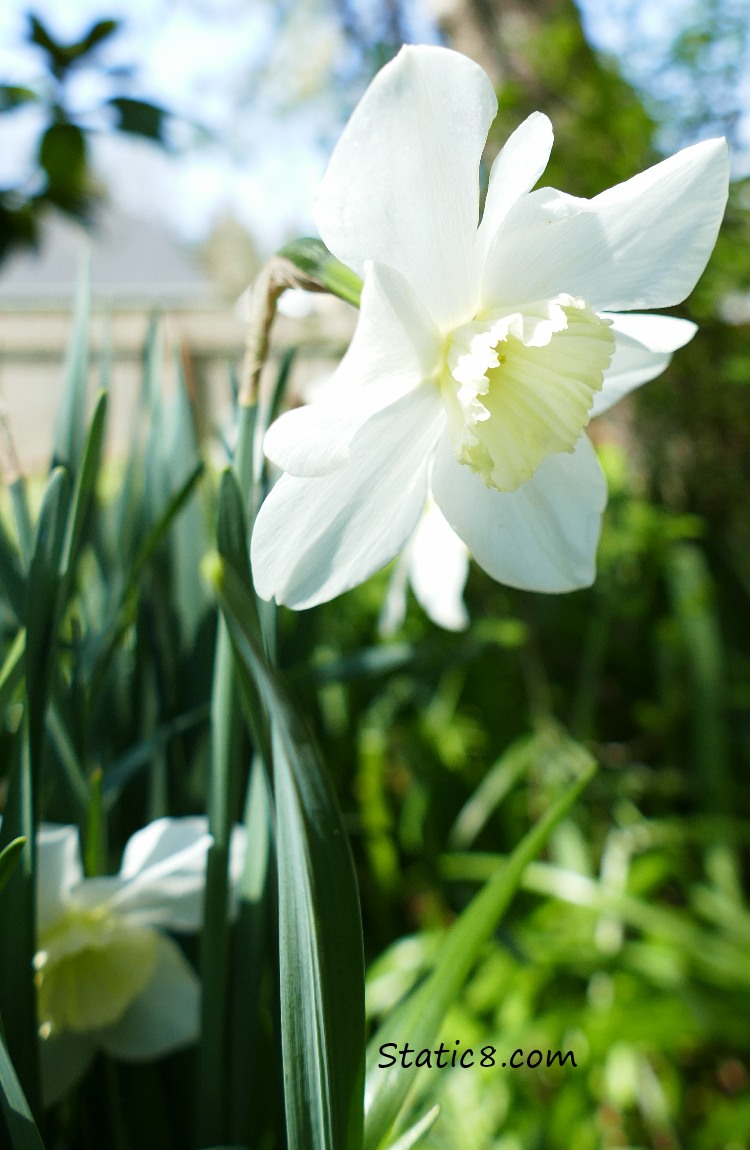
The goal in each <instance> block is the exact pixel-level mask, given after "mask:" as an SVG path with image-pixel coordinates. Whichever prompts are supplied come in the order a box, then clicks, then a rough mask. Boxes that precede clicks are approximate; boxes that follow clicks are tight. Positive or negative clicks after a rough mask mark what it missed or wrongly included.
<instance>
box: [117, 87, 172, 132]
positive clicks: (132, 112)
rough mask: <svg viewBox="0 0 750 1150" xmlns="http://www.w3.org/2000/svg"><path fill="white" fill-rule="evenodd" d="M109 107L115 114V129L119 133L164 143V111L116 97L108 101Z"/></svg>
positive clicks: (139, 101) (166, 114)
mask: <svg viewBox="0 0 750 1150" xmlns="http://www.w3.org/2000/svg"><path fill="white" fill-rule="evenodd" d="M109 106H110V108H114V110H115V112H116V113H117V127H118V128H119V129H120V131H121V132H129V133H130V134H131V135H134V136H145V137H146V138H147V139H149V140H158V141H159V142H160V143H162V144H163V143H165V134H164V132H165V127H166V123H167V120H168V118H169V113H168V112H167V111H166V109H164V108H160V107H159V106H158V105H157V104H151V103H149V102H148V101H146V100H133V99H131V98H130V97H129V96H116V97H115V98H114V99H113V100H110V101H109Z"/></svg>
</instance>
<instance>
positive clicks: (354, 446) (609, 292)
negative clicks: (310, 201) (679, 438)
mask: <svg viewBox="0 0 750 1150" xmlns="http://www.w3.org/2000/svg"><path fill="white" fill-rule="evenodd" d="M496 110H497V101H496V98H495V94H494V92H493V90H492V86H491V84H490V82H489V80H488V78H487V76H486V75H485V74H484V72H483V71H482V70H481V68H479V67H478V66H477V65H476V64H474V63H473V62H472V61H471V60H469V59H467V58H466V57H464V56H461V55H459V54H458V53H456V52H452V51H449V50H448V49H443V48H434V47H406V48H403V49H402V50H401V52H399V54H398V56H397V57H396V58H395V59H394V60H393V61H391V62H390V63H389V64H387V65H386V67H385V68H383V69H382V71H381V72H380V73H379V74H378V75H377V76H376V77H375V79H374V81H373V82H372V84H371V85H370V87H369V88H368V90H367V92H366V93H365V95H364V97H363V98H362V100H361V102H360V104H359V105H358V107H357V108H356V109H355V111H354V114H353V115H352V118H351V120H350V121H349V124H348V126H347V127H346V129H345V130H344V133H343V135H342V137H341V139H340V141H339V143H338V145H337V146H336V148H335V150H334V153H333V156H332V158H331V161H330V164H329V167H328V170H327V173H326V175H325V177H324V179H323V183H322V186H321V189H320V193H319V197H318V201H317V212H316V219H317V223H318V227H319V230H320V234H321V236H322V238H323V240H324V241H325V243H326V244H327V245H328V247H329V248H330V250H331V251H332V252H333V254H334V255H335V256H337V257H338V258H339V259H340V260H341V261H343V263H345V264H347V265H348V266H349V267H350V268H352V269H353V270H354V271H356V272H357V273H358V274H360V275H362V276H363V277H364V286H363V291H362V300H361V312H360V317H359V322H358V326H357V329H356V332H355V335H354V338H353V340H352V343H351V345H350V348H349V350H348V352H347V354H346V355H345V357H344V359H343V360H342V362H341V364H340V366H339V368H338V371H337V373H336V377H335V385H334V387H333V390H332V391H331V392H328V393H327V394H326V396H325V398H324V399H322V400H321V401H319V402H317V403H314V404H312V405H311V406H310V407H307V408H301V409H299V410H296V411H292V412H289V413H287V414H285V415H282V416H281V418H280V419H279V420H277V421H276V423H274V424H273V425H272V427H271V428H270V429H269V431H268V433H267V435H266V440H265V450H266V454H267V455H268V456H269V458H270V459H271V460H272V461H273V462H274V463H276V464H277V465H278V466H279V467H280V468H281V469H282V470H283V471H284V472H285V473H286V474H284V475H282V477H281V479H280V480H279V481H278V482H277V484H276V485H275V487H274V488H273V489H272V491H271V493H270V495H269V496H268V498H267V499H266V501H265V503H264V505H263V507H262V508H261V511H260V514H259V516H258V519H257V522H256V525H255V530H254V534H253V540H252V560H253V571H254V577H255V584H256V587H257V590H258V592H259V594H260V595H261V596H263V597H264V598H272V597H275V598H276V599H277V601H278V602H280V603H286V604H287V605H289V606H290V607H296V608H302V607H310V606H313V605H314V604H316V603H321V602H324V601H325V600H328V599H331V598H333V597H334V596H335V595H338V594H340V593H341V592H343V591H345V590H347V589H348V588H350V587H353V586H355V585H356V584H358V583H360V582H362V581H363V580H364V579H366V578H367V577H368V576H369V575H371V574H372V573H373V572H374V571H376V570H377V569H378V568H379V567H381V566H383V565H384V564H385V563H387V562H388V561H389V560H390V559H392V558H393V557H394V555H396V554H397V553H398V551H399V550H400V549H401V548H402V547H403V545H404V543H405V542H406V540H407V539H408V538H409V536H410V535H411V533H412V532H413V530H414V528H415V526H416V524H417V522H418V520H419V518H420V516H421V514H422V511H423V509H424V506H425V502H426V499H427V497H428V494H429V493H430V492H431V494H432V497H433V498H434V500H435V502H436V503H437V505H438V507H439V508H440V510H441V511H442V513H443V515H444V516H445V518H446V520H447V521H448V523H449V524H450V526H451V527H452V528H453V529H454V531H455V532H456V533H457V534H458V535H459V536H460V538H461V539H462V540H463V541H464V542H465V543H466V545H467V547H468V548H469V551H470V552H471V554H472V555H473V556H474V558H475V559H476V561H477V562H478V563H479V564H480V566H481V567H483V568H484V569H485V570H486V571H487V572H488V573H489V574H490V575H491V576H493V577H494V578H495V579H497V580H498V581H499V582H502V583H505V584H508V585H510V586H513V587H521V588H527V589H531V590H537V591H553V592H556V591H567V590H571V589H573V588H576V587H581V586H586V585H588V584H590V583H591V582H592V580H593V578H594V574H595V555H596V546H597V542H598V537H599V531H600V526H601V515H602V511H603V508H604V505H605V502H606V485H605V481H604V478H603V476H602V473H601V470H600V468H599V465H598V462H597V459H596V455H595V453H594V450H593V448H592V446H591V444H590V442H589V440H588V438H587V437H586V435H585V434H584V429H585V427H586V425H587V424H588V422H589V419H590V417H591V416H592V415H595V414H598V413H599V412H602V411H605V410H606V409H607V408H608V407H609V406H611V404H612V403H614V402H616V401H617V400H618V399H620V398H621V397H622V396H623V395H624V394H626V393H627V392H628V391H630V390H631V389H632V388H634V387H637V386H638V385H639V384H641V383H644V382H645V381H647V380H649V379H653V378H654V376H656V375H658V374H659V373H660V372H661V371H662V370H663V369H664V367H665V366H666V365H667V363H668V362H669V358H670V355H671V353H672V352H673V351H675V350H676V349H677V348H679V347H681V346H682V345H683V344H685V343H687V341H688V340H689V339H690V338H691V337H692V336H693V334H694V332H695V325H694V324H691V323H688V322H687V321H685V320H680V319H675V318H671V317H666V316H658V315H642V314H641V315H631V316H626V315H620V314H617V313H618V312H620V311H623V310H624V311H630V310H632V309H647V308H652V307H669V306H671V305H673V304H676V303H679V302H680V301H681V300H683V299H684V298H685V296H686V295H688V293H689V292H690V291H691V290H692V288H693V286H694V285H695V283H696V281H697V279H698V277H699V275H700V274H701V272H702V271H703V268H704V266H705V264H706V261H707V260H708V257H709V255H710V253H711V250H712V248H713V246H714V242H715V240H716V234H717V231H718V228H719V224H720V222H721V218H722V215H723V211H724V206H725V203H726V196H727V183H728V163H727V151H726V145H725V143H724V141H723V140H709V141H707V142H705V143H701V144H697V145H695V146H694V147H691V148H686V149H685V150H684V151H681V152H679V153H678V154H677V155H675V156H672V157H671V158H670V159H667V160H665V161H663V162H662V163H660V164H657V165H655V166H654V167H652V168H650V169H648V171H646V172H643V173H641V174H640V175H638V176H635V177H634V178H633V179H631V180H628V181H627V182H625V183H623V184H619V185H618V186H617V187H614V188H611V189H610V190H609V191H606V192H603V193H601V195H598V196H595V197H594V198H593V199H591V200H586V199H579V198H576V197H573V196H570V195H566V194H565V193H563V192H559V191H555V190H554V189H551V188H541V189H539V190H537V191H531V189H532V188H533V187H534V185H535V184H536V182H537V180H538V179H539V177H540V175H541V174H542V172H543V171H544V168H545V166H546V163H547V159H548V157H549V153H550V149H551V146H552V127H551V125H550V122H549V120H548V119H547V118H546V116H543V115H541V114H540V113H535V114H534V115H532V116H530V117H529V118H528V119H527V120H526V121H525V122H524V123H523V124H522V125H521V126H520V127H519V128H518V129H517V131H516V132H514V134H513V135H512V136H511V137H510V139H509V140H508V142H507V144H506V145H505V147H504V148H503V150H502V151H501V152H500V154H499V156H498V157H497V159H496V160H495V162H494V164H493V166H492V171H491V173H490V180H489V186H488V190H487V197H486V202H485V206H484V212H483V215H482V219H481V223H479V178H478V176H479V162H480V158H481V155H482V151H483V148H484V144H485V140H486V138H487V132H488V130H489V127H490V124H491V122H492V119H493V117H494V115H495V112H496Z"/></svg>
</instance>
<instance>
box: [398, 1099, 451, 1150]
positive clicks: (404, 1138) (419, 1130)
mask: <svg viewBox="0 0 750 1150" xmlns="http://www.w3.org/2000/svg"><path fill="white" fill-rule="evenodd" d="M439 1117H440V1106H439V1105H436V1106H433V1107H432V1109H431V1110H428V1111H427V1113H426V1114H423V1115H422V1117H421V1118H419V1119H418V1120H417V1121H416V1122H415V1123H414V1125H413V1126H410V1127H409V1129H408V1130H407V1131H406V1132H405V1133H404V1134H402V1135H401V1137H400V1138H398V1139H397V1140H396V1141H395V1142H392V1143H391V1145H390V1146H389V1147H388V1150H412V1147H413V1146H417V1145H418V1144H419V1143H420V1142H421V1141H422V1139H423V1138H426V1137H427V1135H428V1134H429V1132H430V1130H432V1127H433V1126H434V1125H435V1123H436V1122H437V1120H438V1118H439Z"/></svg>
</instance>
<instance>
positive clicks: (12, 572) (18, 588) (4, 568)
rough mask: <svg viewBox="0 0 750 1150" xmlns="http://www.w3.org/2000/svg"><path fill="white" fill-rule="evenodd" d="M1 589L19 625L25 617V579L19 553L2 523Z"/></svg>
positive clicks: (0, 546) (0, 542) (0, 554)
mask: <svg viewBox="0 0 750 1150" xmlns="http://www.w3.org/2000/svg"><path fill="white" fill-rule="evenodd" d="M0 587H2V592H3V597H4V599H5V602H6V603H7V604H8V606H9V607H10V609H11V611H12V612H13V614H14V616H15V619H16V622H17V623H19V622H20V621H21V619H22V617H23V606H24V595H25V588H24V579H23V575H22V573H21V566H20V562H19V555H18V552H17V550H16V548H15V546H14V545H13V543H12V542H11V540H10V538H9V536H8V533H7V531H6V530H5V524H4V523H3V522H2V521H0Z"/></svg>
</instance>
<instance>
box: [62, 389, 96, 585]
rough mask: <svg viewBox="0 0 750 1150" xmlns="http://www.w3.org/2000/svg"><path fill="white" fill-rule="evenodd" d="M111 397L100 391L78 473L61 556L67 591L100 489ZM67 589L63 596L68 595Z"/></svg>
mask: <svg viewBox="0 0 750 1150" xmlns="http://www.w3.org/2000/svg"><path fill="white" fill-rule="evenodd" d="M107 403H108V397H107V393H106V391H100V392H99V395H98V396H97V398H96V404H95V406H94V413H93V415H92V417H91V423H90V424H89V430H88V434H87V436H86V442H85V444H84V446H83V451H82V453H81V466H80V469H79V471H78V473H77V475H76V481H75V487H74V489H73V498H72V501H71V510H70V517H69V521H68V528H67V533H66V536H65V545H64V548H63V554H62V560H61V572H62V575H63V579H64V581H65V584H66V586H65V591H67V589H68V587H69V585H70V580H71V579H72V577H73V571H74V567H75V561H76V559H77V557H78V551H79V548H80V545H81V539H82V537H83V529H84V526H85V524H86V516H87V514H88V510H89V508H90V507H91V504H92V501H93V499H94V495H95V492H96V483H97V480H98V478H99V468H100V466H101V461H102V453H103V449H104V432H105V428H106V418H107ZM65 597H66V595H65V593H64V594H63V598H65Z"/></svg>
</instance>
